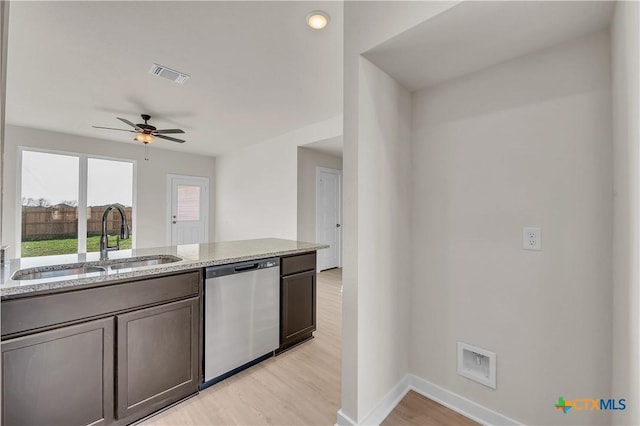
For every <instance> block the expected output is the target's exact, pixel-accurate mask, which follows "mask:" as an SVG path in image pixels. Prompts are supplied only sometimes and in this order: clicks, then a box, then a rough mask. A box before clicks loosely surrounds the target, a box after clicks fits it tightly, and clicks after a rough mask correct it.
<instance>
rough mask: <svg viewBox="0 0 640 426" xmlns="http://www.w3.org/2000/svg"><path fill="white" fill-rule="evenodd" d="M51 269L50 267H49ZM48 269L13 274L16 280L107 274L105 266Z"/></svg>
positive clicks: (21, 271) (26, 270)
mask: <svg viewBox="0 0 640 426" xmlns="http://www.w3.org/2000/svg"><path fill="white" fill-rule="evenodd" d="M49 268H50V267H49ZM49 268H47V267H42V268H31V269H21V270H19V271H16V273H15V274H13V277H12V279H14V280H41V279H45V278H55V277H65V276H68V275H82V274H91V273H96V272H97V273H100V272H106V271H107V269H106V268H105V267H104V266H77V265H73V266H70V267H68V268H59V267H56V269H49Z"/></svg>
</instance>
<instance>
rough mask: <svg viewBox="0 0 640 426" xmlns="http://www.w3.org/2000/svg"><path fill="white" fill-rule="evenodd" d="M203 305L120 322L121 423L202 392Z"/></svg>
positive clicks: (145, 312)
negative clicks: (200, 332) (200, 345)
mask: <svg viewBox="0 0 640 426" xmlns="http://www.w3.org/2000/svg"><path fill="white" fill-rule="evenodd" d="M198 317H199V299H198V298H193V299H188V300H184V301H180V302H174V303H169V304H166V305H161V306H158V307H155V308H148V309H141V310H138V311H134V312H130V313H127V314H124V315H118V316H117V324H118V354H117V360H118V393H117V394H118V410H117V416H118V418H119V419H122V418H126V417H129V416H131V415H133V414H135V413H138V414H139V415H140V416H144V415H147V414H149V413H152V412H154V411H156V410H157V409H160V408H162V407H164V406H165V405H167V403H170V402H173V401H176V400H177V399H180V398H182V397H183V396H185V395H189V394H191V393H193V392H196V391H197V390H198V385H199V378H198V352H197V349H198V323H199V321H198Z"/></svg>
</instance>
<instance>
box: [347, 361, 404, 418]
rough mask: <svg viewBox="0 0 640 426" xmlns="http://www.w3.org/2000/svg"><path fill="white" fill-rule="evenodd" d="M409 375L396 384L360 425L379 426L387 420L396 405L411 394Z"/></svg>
mask: <svg viewBox="0 0 640 426" xmlns="http://www.w3.org/2000/svg"><path fill="white" fill-rule="evenodd" d="M409 390H410V387H409V375H408V374H407V375H406V376H404V377H403V378H402V380H400V381H399V382H398V384H396V385H395V386H394V387H393V389H391V390H390V391H389V393H387V394H386V395H385V397H384V398H382V399H381V400H380V402H378V404H377V405H376V406H375V407H373V410H371V411H369V414H367V415H366V416H365V417H364V419H362V421H361V422H358V424H359V425H379V424H380V423H382V422H383V420H384V419H386V418H387V416H388V415H389V413H391V412H392V411H393V409H394V408H396V405H398V404H399V403H400V401H402V398H404V396H405V395H406V394H407V392H409Z"/></svg>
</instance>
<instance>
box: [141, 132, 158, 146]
mask: <svg viewBox="0 0 640 426" xmlns="http://www.w3.org/2000/svg"><path fill="white" fill-rule="evenodd" d="M136 140H137V141H138V142H142V143H143V144H148V143H153V141H155V139H154V137H153V136H152V135H150V134H148V133H139V134H137V135H136Z"/></svg>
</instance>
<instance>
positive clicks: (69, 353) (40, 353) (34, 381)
mask: <svg viewBox="0 0 640 426" xmlns="http://www.w3.org/2000/svg"><path fill="white" fill-rule="evenodd" d="M113 354H114V318H113V317H111V318H106V319H102V320H98V321H91V322H87V323H83V324H79V325H73V326H69V327H63V328H59V329H56V330H52V331H46V332H43V333H36V334H32V335H29V336H25V337H20V338H17V339H12V340H7V341H4V342H2V397H3V401H2V424H4V425H65V426H70V425H104V424H109V423H111V422H112V421H113V391H114V389H113Z"/></svg>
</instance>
